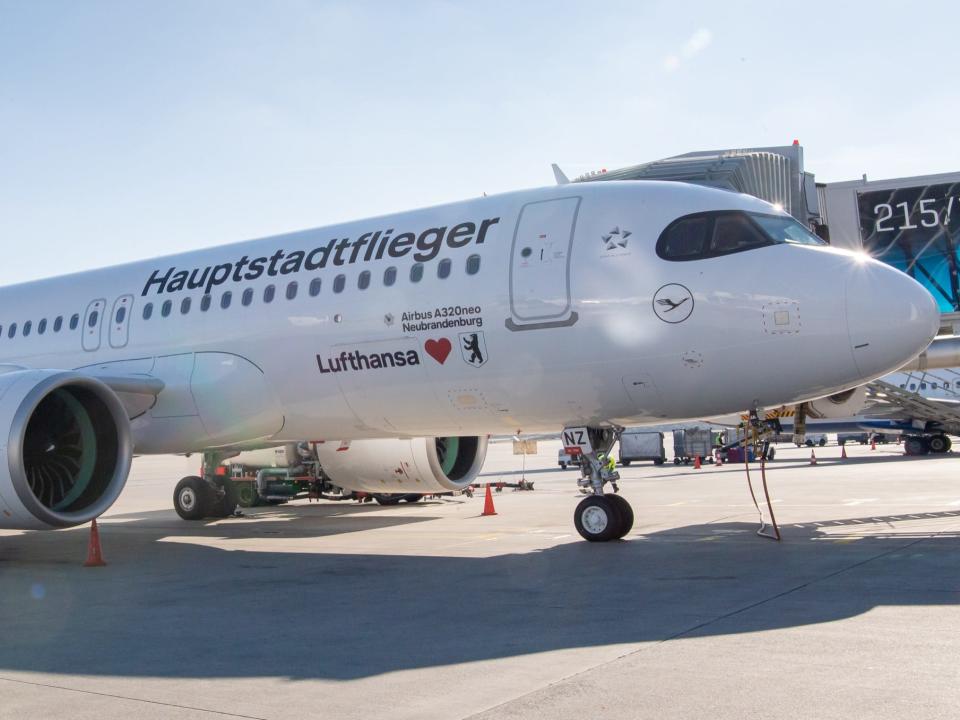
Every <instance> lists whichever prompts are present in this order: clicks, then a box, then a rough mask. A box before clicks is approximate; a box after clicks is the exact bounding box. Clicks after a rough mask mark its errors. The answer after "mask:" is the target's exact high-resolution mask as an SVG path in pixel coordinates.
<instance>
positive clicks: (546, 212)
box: [507, 197, 581, 330]
mask: <svg viewBox="0 0 960 720" xmlns="http://www.w3.org/2000/svg"><path fill="white" fill-rule="evenodd" d="M580 202H581V198H580V197H565V198H557V199H556V200H542V201H539V202H532V203H527V204H526V205H524V206H523V208H522V209H521V210H520V216H519V217H518V218H517V226H516V229H515V231H514V234H513V245H512V247H511V250H510V313H511V317H510V318H509V319H508V320H507V327H508V328H509V329H510V330H533V329H539V328H544V327H560V326H564V325H572V324H573V323H575V322H576V321H577V314H576V313H575V312H573V311H572V299H571V297H570V255H571V252H572V249H573V236H574V231H575V230H576V223H577V214H578V212H579V210H580Z"/></svg>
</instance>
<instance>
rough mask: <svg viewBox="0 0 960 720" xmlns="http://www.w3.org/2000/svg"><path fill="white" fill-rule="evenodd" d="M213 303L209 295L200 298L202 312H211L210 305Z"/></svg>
mask: <svg viewBox="0 0 960 720" xmlns="http://www.w3.org/2000/svg"><path fill="white" fill-rule="evenodd" d="M212 302H213V298H211V297H210V296H209V295H204V296H203V297H202V298H200V312H206V311H207V310H209V309H210V303H212Z"/></svg>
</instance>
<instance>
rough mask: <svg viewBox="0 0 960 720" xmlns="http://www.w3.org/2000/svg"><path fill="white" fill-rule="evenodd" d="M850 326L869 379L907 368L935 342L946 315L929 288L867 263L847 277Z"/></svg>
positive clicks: (862, 369)
mask: <svg viewBox="0 0 960 720" xmlns="http://www.w3.org/2000/svg"><path fill="white" fill-rule="evenodd" d="M846 295H847V298H846V303H847V327H848V329H849V334H850V345H851V349H852V352H853V360H854V362H855V363H856V365H857V369H858V370H859V371H860V376H861V377H862V378H863V379H864V380H873V379H875V378H878V377H880V376H882V375H886V374H887V373H890V372H893V371H894V370H896V369H898V368H900V367H902V366H903V365H905V364H906V363H908V362H909V361H910V360H912V359H913V358H914V357H916V356H917V355H918V354H920V353H921V352H923V350H924V349H925V348H926V347H927V345H929V344H930V341H931V340H933V338H934V337H935V336H936V334H937V331H938V330H939V328H940V311H939V309H938V308H937V304H936V302H935V301H934V299H933V297H932V296H931V295H930V293H928V292H927V291H926V289H925V288H924V287H923V286H922V285H920V283H918V282H916V281H915V280H913V279H912V278H910V277H909V276H907V275H905V274H904V273H902V272H900V271H899V270H896V269H895V268H892V267H890V266H889V265H885V264H883V263H880V262H877V261H875V260H865V261H864V262H863V263H861V264H858V265H857V266H856V267H854V268H853V271H852V272H851V274H850V275H849V277H848V279H847V293H846Z"/></svg>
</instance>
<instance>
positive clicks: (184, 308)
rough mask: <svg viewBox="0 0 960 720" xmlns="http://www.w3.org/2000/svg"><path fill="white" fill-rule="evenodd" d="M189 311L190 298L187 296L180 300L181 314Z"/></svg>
mask: <svg viewBox="0 0 960 720" xmlns="http://www.w3.org/2000/svg"><path fill="white" fill-rule="evenodd" d="M188 312H190V298H188V297H185V298H184V299H183V300H181V301H180V314H181V315H186V314H187V313H188Z"/></svg>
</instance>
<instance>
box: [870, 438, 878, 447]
mask: <svg viewBox="0 0 960 720" xmlns="http://www.w3.org/2000/svg"><path fill="white" fill-rule="evenodd" d="M870 449H871V450H876V449H877V439H876V438H875V437H872V438H870Z"/></svg>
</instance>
